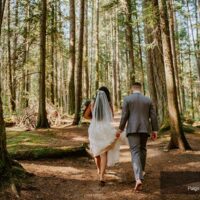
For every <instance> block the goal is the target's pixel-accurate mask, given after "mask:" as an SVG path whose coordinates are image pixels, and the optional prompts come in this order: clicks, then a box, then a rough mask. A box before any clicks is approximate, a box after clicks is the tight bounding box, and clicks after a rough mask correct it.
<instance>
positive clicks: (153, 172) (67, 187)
mask: <svg viewBox="0 0 200 200" xmlns="http://www.w3.org/2000/svg"><path fill="white" fill-rule="evenodd" d="M118 121H119V115H117V118H116V119H115V123H116V125H117V124H118ZM67 130H68V131H67ZM69 130H70V132H71V133H70V141H76V142H77V141H79V142H80V143H81V142H83V141H86V140H87V128H86V127H85V128H77V127H71V126H69V127H66V128H63V129H62V131H61V133H62V134H64V133H65V132H66V134H68V132H69ZM80 130H81V131H80ZM73 133H74V134H73ZM78 133H79V134H80V135H78ZM60 137H61V136H60ZM63 137H64V136H63ZM167 138H168V136H163V137H161V138H159V139H158V140H157V141H155V142H153V141H150V140H149V142H148V158H147V166H146V172H147V175H146V178H145V182H144V189H143V191H142V192H141V193H137V194H135V193H134V192H133V187H134V181H133V180H134V178H133V171H132V166H131V162H130V153H129V149H128V146H125V145H123V146H122V147H121V157H120V163H119V164H118V165H116V166H115V167H111V168H109V169H108V170H107V175H106V179H107V183H106V186H105V187H100V186H99V185H98V179H97V173H96V168H95V164H94V162H93V160H92V159H89V158H87V157H81V158H65V159H45V160H39V161H23V162H21V164H22V165H23V167H24V168H25V169H26V170H27V171H28V172H31V173H34V174H35V176H33V177H31V178H30V179H29V180H28V184H26V185H24V186H23V189H22V191H21V198H20V199H22V200H37V199H40V200H70V199H71V200H80V199H81V200H92V199H94V200H100V199H102V200H103V199H106V200H107V199H113V200H118V199H119V200H129V199H134V200H139V199H147V200H150V199H152V200H160V199H170V200H173V199H176V200H179V199H180V200H188V199H192V200H195V199H196V200H197V199H199V197H200V194H195V195H191V194H190V195H189V194H188V195H186V194H161V193H160V171H183V170H186V171H199V169H200V146H199V142H200V132H199V131H197V132H196V133H195V134H188V135H187V138H188V139H189V142H190V143H191V145H192V147H193V148H194V150H195V151H193V152H191V151H188V152H186V153H181V152H179V151H170V152H164V151H163V147H164V146H165V145H166V143H167ZM61 139H63V138H62V137H61ZM198 195H199V196H198ZM10 199H13V198H11V197H10V198H9V197H7V198H6V200H10Z"/></svg>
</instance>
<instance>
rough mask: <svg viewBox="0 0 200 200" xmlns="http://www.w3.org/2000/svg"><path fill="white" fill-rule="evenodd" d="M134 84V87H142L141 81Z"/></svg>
mask: <svg viewBox="0 0 200 200" xmlns="http://www.w3.org/2000/svg"><path fill="white" fill-rule="evenodd" d="M132 86H133V87H137V88H141V87H142V84H141V83H139V82H134V83H133V84H132Z"/></svg>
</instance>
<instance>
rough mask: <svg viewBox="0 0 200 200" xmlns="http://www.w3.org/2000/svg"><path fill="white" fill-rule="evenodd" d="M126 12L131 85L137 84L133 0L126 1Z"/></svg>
mask: <svg viewBox="0 0 200 200" xmlns="http://www.w3.org/2000/svg"><path fill="white" fill-rule="evenodd" d="M124 4H125V12H126V23H125V24H126V41H127V46H128V53H129V67H130V81H131V84H132V83H134V82H135V59H134V50H133V32H132V2H131V0H124Z"/></svg>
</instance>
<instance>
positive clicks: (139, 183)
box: [134, 180, 142, 192]
mask: <svg viewBox="0 0 200 200" xmlns="http://www.w3.org/2000/svg"><path fill="white" fill-rule="evenodd" d="M141 190H142V181H141V180H137V181H136V184H135V188H134V192H139V191H141Z"/></svg>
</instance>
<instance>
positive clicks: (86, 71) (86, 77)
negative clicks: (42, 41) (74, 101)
mask: <svg viewBox="0 0 200 200" xmlns="http://www.w3.org/2000/svg"><path fill="white" fill-rule="evenodd" d="M88 24H89V22H88V0H86V2H85V34H84V56H83V57H84V58H83V68H84V83H85V87H84V88H85V91H84V93H85V96H86V98H89V69H88Z"/></svg>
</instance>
